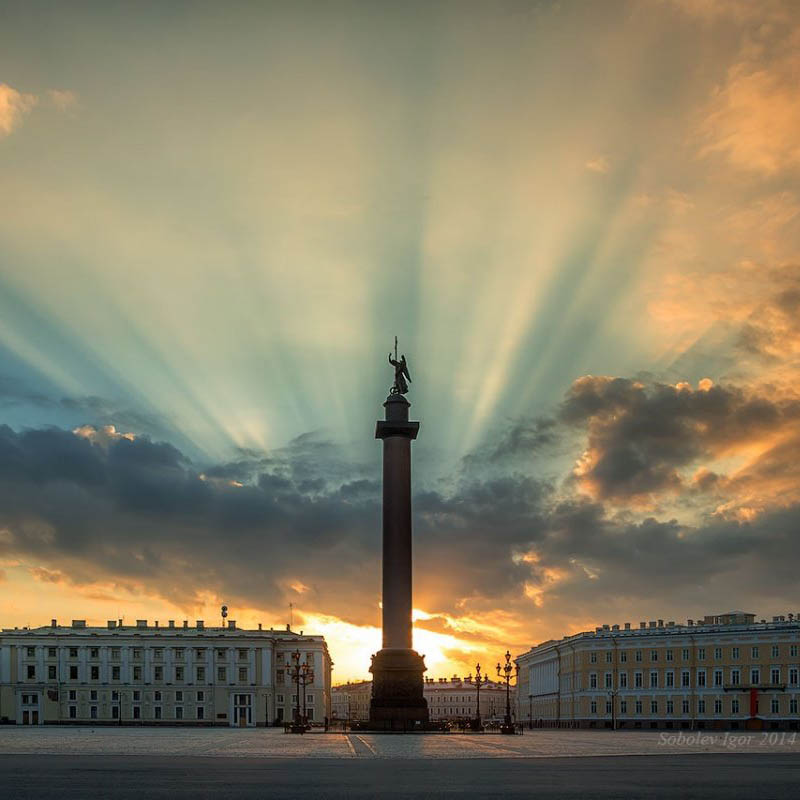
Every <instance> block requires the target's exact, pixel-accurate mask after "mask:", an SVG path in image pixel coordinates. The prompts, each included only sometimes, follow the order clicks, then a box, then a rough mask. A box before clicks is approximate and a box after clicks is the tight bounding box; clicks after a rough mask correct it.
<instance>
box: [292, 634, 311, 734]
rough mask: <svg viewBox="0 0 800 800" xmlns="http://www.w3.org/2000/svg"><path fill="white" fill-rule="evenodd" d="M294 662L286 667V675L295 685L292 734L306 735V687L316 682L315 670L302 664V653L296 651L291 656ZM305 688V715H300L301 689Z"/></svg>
mask: <svg viewBox="0 0 800 800" xmlns="http://www.w3.org/2000/svg"><path fill="white" fill-rule="evenodd" d="M291 659H292V662H291V664H289V666H288V667H286V674H287V675H288V676H289V680H290V681H292V682H293V683H294V685H295V696H294V697H295V710H294V722H293V723H292V733H305V732H306V731H307V730H308V722H307V717H306V686H307V685H308V684H309V683H312V682H313V680H314V670H313V668H312V667H311V666H310V665H309V664H307V663H305V662H303V663H302V664H301V663H300V651H299V650H295V651H294V652H293V653H292V654H291ZM301 686H302V687H303V713H302V715H301V714H300V687H301Z"/></svg>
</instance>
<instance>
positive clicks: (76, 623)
mask: <svg viewBox="0 0 800 800" xmlns="http://www.w3.org/2000/svg"><path fill="white" fill-rule="evenodd" d="M72 627H73V628H85V627H86V620H85V619H74V620H72Z"/></svg>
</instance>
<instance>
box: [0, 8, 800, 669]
mask: <svg viewBox="0 0 800 800" xmlns="http://www.w3.org/2000/svg"><path fill="white" fill-rule="evenodd" d="M798 85H800V9H799V8H798V6H797V4H796V3H794V2H791V0H789V2H776V1H775V0H764V1H763V2H759V3H752V2H749V0H640V1H639V2H623V0H609V2H603V3H596V2H563V1H562V2H544V1H543V2H533V1H532V0H528V1H527V2H510V1H509V2H503V1H502V0H498V2H492V3H470V2H466V1H464V2H435V0H434V2H430V1H428V2H424V3H423V2H420V3H416V2H407V3H382V2H377V3H376V2H343V1H340V0H332V1H331V2H327V3H313V2H302V0H300V1H299V2H295V3H278V2H262V3H252V2H248V3H244V2H226V3H217V2H208V3H204V2H191V3H189V2H187V3H181V2H170V3H166V4H165V3H155V2H153V3H148V2H139V3H124V2H102V3H100V2H97V3H88V2H73V3H69V4H66V3H56V2H52V3H42V2H36V1H35V0H33V1H26V2H11V1H10V0H0V624H2V625H4V626H13V625H26V624H31V625H39V624H46V623H49V621H50V619H51V618H52V617H57V618H60V619H61V620H64V621H68V620H69V619H72V618H80V619H87V620H89V621H90V622H92V621H93V622H98V623H104V622H105V620H106V619H117V618H120V617H123V618H125V619H126V620H133V619H136V618H147V619H150V620H154V619H159V620H166V619H167V618H175V619H184V618H186V619H190V620H194V619H205V620H206V624H211V623H213V622H214V621H215V620H216V619H217V615H218V609H219V606H220V605H221V604H222V603H226V604H227V605H228V606H229V608H230V609H231V610H230V618H232V619H236V620H237V622H238V623H239V624H240V625H255V623H257V622H262V623H263V624H264V625H265V626H266V627H270V626H276V627H282V626H284V625H285V624H286V622H288V621H289V614H290V613H291V614H292V620H293V624H294V627H295V628H297V629H304V630H305V631H306V632H313V633H323V634H324V635H325V636H326V638H327V640H328V642H329V646H330V649H331V652H332V656H333V659H334V662H335V667H334V679H335V680H337V681H339V680H346V679H354V678H362V677H367V667H368V664H369V655H370V654H371V653H372V652H375V651H376V650H377V649H378V648H379V642H380V631H379V624H380V568H379V567H380V478H381V476H380V469H381V451H380V447H381V445H380V442H377V441H376V440H375V439H374V438H373V437H374V424H375V420H376V419H378V418H379V417H381V416H382V413H383V408H382V403H383V401H384V399H385V396H386V393H387V390H388V389H389V386H390V384H391V380H392V370H391V368H390V367H389V366H388V364H387V363H386V355H387V353H388V352H389V350H390V349H391V347H392V345H393V340H394V336H395V335H396V336H398V338H399V342H400V346H399V349H400V352H401V353H405V354H406V357H407V359H408V363H409V368H410V373H411V377H412V384H411V390H410V393H409V395H408V399H409V400H410V402H411V404H412V407H411V414H412V418H414V419H419V420H420V421H421V430H420V435H419V438H418V440H417V441H416V442H415V443H414V446H413V447H414V477H413V490H414V530H415V545H414V546H415V586H414V604H415V607H416V609H417V610H416V613H415V619H416V622H415V634H414V637H415V638H414V641H415V646H416V647H417V649H418V650H419V651H420V652H422V653H424V654H425V655H426V662H427V664H428V669H429V672H428V674H429V675H434V676H441V675H450V674H452V673H454V672H457V673H459V674H467V673H468V672H470V671H471V670H472V669H473V668H474V664H475V663H476V662H477V661H479V660H480V661H481V663H484V664H490V665H491V664H493V663H495V661H497V660H499V659H500V658H501V656H502V653H504V652H505V650H506V649H507V648H508V649H510V650H511V651H512V653H515V654H516V653H520V652H523V651H524V650H526V649H528V648H529V647H531V646H532V645H534V644H536V643H538V642H540V641H543V640H546V639H549V638H552V637H560V636H562V635H565V634H570V633H575V632H578V631H581V630H587V629H588V630H591V629H593V628H594V627H595V626H596V625H601V624H604V623H607V624H612V623H622V622H626V621H631V622H633V623H634V625H635V624H636V623H638V622H639V621H640V620H650V619H659V618H661V619H669V620H673V619H674V620H677V621H680V620H681V619H686V618H687V617H692V618H697V617H701V616H703V615H705V614H713V613H721V612H723V611H726V610H730V609H742V610H745V611H751V612H753V613H756V614H757V615H758V616H759V617H762V616H763V617H766V616H768V615H771V614H779V613H786V612H788V611H793V612H798V611H800V608H797V607H796V606H797V603H796V602H795V603H794V606H795V607H793V605H792V603H793V601H796V600H797V588H798V582H797V570H796V565H797V559H798V556H800V544H799V543H798V533H799V532H800V466H798V465H799V464H800V459H798V457H797V456H798V453H800V393H799V392H798V380H797V379H798V375H800V322H798V320H800V95H799V94H798V90H797V86H798ZM290 604H292V610H291V612H290V610H289V609H290Z"/></svg>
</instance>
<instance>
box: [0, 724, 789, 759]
mask: <svg viewBox="0 0 800 800" xmlns="http://www.w3.org/2000/svg"><path fill="white" fill-rule="evenodd" d="M732 752H735V753H754V754H756V753H762V754H765V753H784V754H791V753H795V754H800V734H798V733H795V732H778V731H773V732H768V731H764V732H760V733H746V732H739V731H732V732H729V733H719V732H710V731H708V732H707V731H616V732H614V731H588V730H570V731H567V730H534V731H526V732H525V734H524V735H523V736H500V735H498V734H477V735H476V734H462V733H447V734H407V735H402V734H376V733H346V734H345V733H323V732H321V731H320V732H312V733H309V734H306V735H304V736H297V735H291V734H285V733H284V732H283V730H282V729H278V728H148V727H142V728H125V727H122V728H114V727H97V728H91V727H58V726H42V727H22V726H7V727H6V726H3V727H0V753H7V754H12V753H13V754H31V755H35V754H48V755H84V756H86V755H138V756H144V755H151V756H212V757H223V758H242V757H247V758H282V759H285V758H304V759H305V758H339V759H354V758H356V759H358V758H383V759H408V758H423V759H459V758H567V757H577V756H632V755H649V756H667V755H678V754H683V755H685V754H689V753H732Z"/></svg>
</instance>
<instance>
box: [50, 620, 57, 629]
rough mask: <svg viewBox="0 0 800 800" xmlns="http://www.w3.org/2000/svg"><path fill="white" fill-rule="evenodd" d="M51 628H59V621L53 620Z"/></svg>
mask: <svg viewBox="0 0 800 800" xmlns="http://www.w3.org/2000/svg"><path fill="white" fill-rule="evenodd" d="M50 627H51V628H57V627H58V620H57V619H51V620H50Z"/></svg>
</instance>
